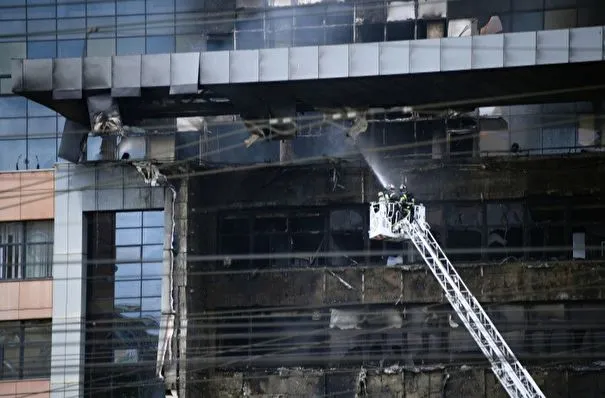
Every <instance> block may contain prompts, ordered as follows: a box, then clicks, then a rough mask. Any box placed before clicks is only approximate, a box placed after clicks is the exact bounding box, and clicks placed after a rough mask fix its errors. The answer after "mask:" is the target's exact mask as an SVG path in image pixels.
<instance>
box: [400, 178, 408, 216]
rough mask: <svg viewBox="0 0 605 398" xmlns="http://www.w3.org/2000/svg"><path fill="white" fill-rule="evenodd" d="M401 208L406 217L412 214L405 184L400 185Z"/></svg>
mask: <svg viewBox="0 0 605 398" xmlns="http://www.w3.org/2000/svg"><path fill="white" fill-rule="evenodd" d="M399 208H400V210H401V214H402V216H403V218H406V217H407V216H408V215H410V206H409V197H408V192H407V187H406V186H405V185H403V184H401V185H400V186H399Z"/></svg>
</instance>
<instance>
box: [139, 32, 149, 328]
mask: <svg viewBox="0 0 605 398" xmlns="http://www.w3.org/2000/svg"><path fill="white" fill-rule="evenodd" d="M145 33H147V31H145ZM144 218H145V212H143V211H142V212H141V225H140V226H139V228H140V235H141V245H140V247H139V254H140V256H141V257H140V258H141V262H140V263H139V275H140V277H139V318H140V317H141V314H142V312H143V263H144V261H143V247H144V245H143V225H144V224H145V220H144Z"/></svg>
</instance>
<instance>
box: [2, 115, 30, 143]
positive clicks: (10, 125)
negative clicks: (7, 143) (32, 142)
mask: <svg viewBox="0 0 605 398" xmlns="http://www.w3.org/2000/svg"><path fill="white" fill-rule="evenodd" d="M26 120H27V119H25V118H10V119H0V139H6V138H12V139H15V138H24V137H25V131H26V126H27V124H26ZM0 149H2V148H0Z"/></svg>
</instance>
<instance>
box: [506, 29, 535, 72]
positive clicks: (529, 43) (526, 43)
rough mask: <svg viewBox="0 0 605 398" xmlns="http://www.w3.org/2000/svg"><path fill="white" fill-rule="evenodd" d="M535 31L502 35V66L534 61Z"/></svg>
mask: <svg viewBox="0 0 605 398" xmlns="http://www.w3.org/2000/svg"><path fill="white" fill-rule="evenodd" d="M536 40H537V38H536V32H520V33H506V34H505V35H504V66H505V67H512V66H526V65H535V63H536Z"/></svg>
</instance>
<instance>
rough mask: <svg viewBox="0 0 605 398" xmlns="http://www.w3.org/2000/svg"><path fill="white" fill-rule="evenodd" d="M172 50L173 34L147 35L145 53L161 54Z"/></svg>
mask: <svg viewBox="0 0 605 398" xmlns="http://www.w3.org/2000/svg"><path fill="white" fill-rule="evenodd" d="M171 52H174V36H149V37H147V53H148V54H162V53H171Z"/></svg>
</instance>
